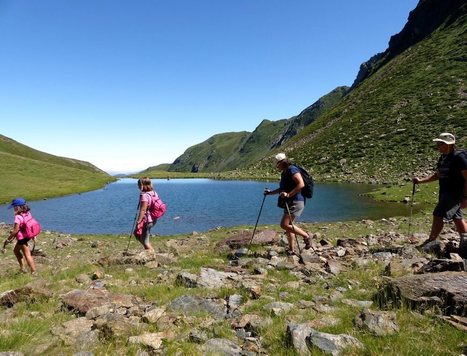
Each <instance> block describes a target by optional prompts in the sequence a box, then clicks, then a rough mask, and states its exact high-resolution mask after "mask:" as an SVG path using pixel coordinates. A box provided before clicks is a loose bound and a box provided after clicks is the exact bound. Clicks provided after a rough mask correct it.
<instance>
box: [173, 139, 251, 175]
mask: <svg viewBox="0 0 467 356" xmlns="http://www.w3.org/2000/svg"><path fill="white" fill-rule="evenodd" d="M248 136H249V133H248V132H246V131H244V132H228V133H222V134H218V135H214V136H212V137H210V138H209V139H207V140H206V141H204V142H202V143H200V144H198V145H195V146H192V147H190V148H188V149H187V150H186V151H185V152H184V153H183V155H182V156H180V157H179V158H177V159H176V160H175V162H174V163H173V164H172V166H171V167H170V169H169V171H179V172H191V170H192V167H193V165H197V166H198V167H199V170H200V171H206V172H215V171H222V170H226V169H227V168H226V167H229V165H230V162H231V161H232V160H234V159H235V157H236V155H237V154H238V149H239V148H240V147H241V145H242V143H243V142H244V141H245V140H246V139H247V138H248Z"/></svg>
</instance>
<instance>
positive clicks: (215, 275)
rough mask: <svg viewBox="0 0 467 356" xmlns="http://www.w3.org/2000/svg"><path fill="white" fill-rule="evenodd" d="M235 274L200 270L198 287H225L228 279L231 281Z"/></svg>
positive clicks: (205, 269) (208, 269)
mask: <svg viewBox="0 0 467 356" xmlns="http://www.w3.org/2000/svg"><path fill="white" fill-rule="evenodd" d="M236 276H237V274H236V273H226V272H220V271H216V270H215V269H212V268H201V272H200V276H199V278H198V285H199V286H201V287H204V288H208V289H218V288H222V287H224V286H225V284H226V281H227V280H228V279H233V278H235V277H236Z"/></svg>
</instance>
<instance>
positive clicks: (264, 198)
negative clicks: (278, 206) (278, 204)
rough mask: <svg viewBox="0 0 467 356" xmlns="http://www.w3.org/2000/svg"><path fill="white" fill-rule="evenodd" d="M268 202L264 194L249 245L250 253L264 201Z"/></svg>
mask: <svg viewBox="0 0 467 356" xmlns="http://www.w3.org/2000/svg"><path fill="white" fill-rule="evenodd" d="M266 189H267V188H266ZM265 200H266V194H263V201H262V202H261V208H259V213H258V218H257V219H256V224H255V228H254V229H253V234H252V235H251V239H250V243H249V244H248V251H250V247H251V243H252V242H253V237H255V232H256V227H257V226H258V221H259V217H260V216H261V212H262V211H263V205H264V201H265Z"/></svg>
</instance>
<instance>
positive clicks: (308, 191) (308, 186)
mask: <svg viewBox="0 0 467 356" xmlns="http://www.w3.org/2000/svg"><path fill="white" fill-rule="evenodd" d="M294 166H295V167H297V168H298V169H299V170H300V174H301V175H302V178H303V182H304V183H305V186H304V187H303V188H302V195H303V196H304V197H305V198H308V199H311V198H313V189H314V187H315V182H314V181H313V177H312V176H311V175H310V173H308V172H307V171H306V169H305V168H303V167H300V166H299V165H297V164H294Z"/></svg>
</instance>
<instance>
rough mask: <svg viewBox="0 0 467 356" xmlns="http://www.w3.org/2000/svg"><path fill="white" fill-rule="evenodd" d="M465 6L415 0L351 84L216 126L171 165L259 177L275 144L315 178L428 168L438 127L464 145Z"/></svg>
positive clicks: (383, 178) (373, 177)
mask: <svg viewBox="0 0 467 356" xmlns="http://www.w3.org/2000/svg"><path fill="white" fill-rule="evenodd" d="M466 9H467V4H466V3H465V1H458V0H450V1H440V0H429V1H424V2H422V3H421V4H419V5H418V6H417V8H416V9H415V10H414V11H412V12H411V14H410V16H409V20H408V22H407V24H406V26H405V27H404V29H403V30H402V31H401V32H400V33H399V34H398V35H396V36H393V37H392V38H391V41H390V42H389V47H388V49H387V50H386V51H385V52H384V53H381V54H378V55H376V56H374V57H373V58H372V59H371V60H370V61H368V62H367V63H365V64H364V65H362V70H361V71H360V73H359V74H358V79H357V80H356V82H355V83H354V85H353V86H352V88H350V89H349V88H346V87H342V88H337V89H336V90H335V91H333V92H331V93H329V94H328V95H326V96H324V97H322V98H321V99H320V100H318V101H317V102H316V103H315V104H313V105H312V106H310V107H309V108H307V109H305V110H304V111H303V112H302V113H300V114H299V115H297V116H295V117H292V118H290V119H288V120H279V121H276V122H271V121H263V122H262V123H261V124H260V125H259V126H258V127H257V129H256V130H255V131H254V132H253V133H244V132H243V133H228V134H219V135H216V136H214V137H212V138H210V139H209V140H207V141H205V142H203V143H201V144H199V145H195V146H193V147H190V148H189V149H188V150H187V151H186V152H185V153H184V154H183V155H182V156H180V157H179V158H178V159H177V160H176V161H175V162H174V163H173V164H172V165H171V166H170V168H169V170H170V171H174V170H175V171H190V170H191V168H192V167H193V166H194V165H197V166H198V167H199V171H200V172H214V171H217V172H226V171H232V172H230V173H226V175H227V176H229V175H230V176H241V175H247V176H251V175H255V176H258V177H262V176H265V175H266V176H267V175H273V174H276V173H275V172H274V171H273V170H274V167H271V166H272V164H271V162H272V157H273V155H274V154H275V153H277V152H279V151H285V152H287V154H288V155H289V156H290V157H291V158H293V159H294V160H295V161H297V162H299V163H301V164H302V165H304V166H305V167H307V168H309V169H310V170H311V171H312V173H313V174H314V175H315V176H316V178H318V179H319V180H338V181H356V182H372V181H374V182H400V181H402V180H404V179H408V178H409V177H411V176H412V175H413V174H422V173H424V172H426V171H427V170H430V169H432V168H433V166H434V163H435V160H436V156H437V151H436V150H435V149H434V145H433V143H432V138H434V137H436V136H437V135H438V134H439V133H441V132H452V133H454V134H455V135H456V136H457V141H458V146H460V147H465V146H467V135H466V129H467V115H466V105H467V89H466V85H467V84H466V79H467V58H466V53H467V41H466V38H467V15H466V12H467V10H466ZM235 170H236V171H235ZM234 171H235V172H234ZM146 173H147V174H149V175H150V174H151V172H146Z"/></svg>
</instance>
